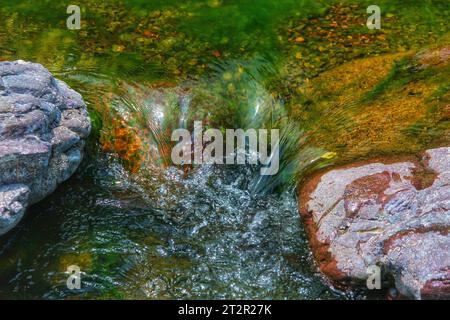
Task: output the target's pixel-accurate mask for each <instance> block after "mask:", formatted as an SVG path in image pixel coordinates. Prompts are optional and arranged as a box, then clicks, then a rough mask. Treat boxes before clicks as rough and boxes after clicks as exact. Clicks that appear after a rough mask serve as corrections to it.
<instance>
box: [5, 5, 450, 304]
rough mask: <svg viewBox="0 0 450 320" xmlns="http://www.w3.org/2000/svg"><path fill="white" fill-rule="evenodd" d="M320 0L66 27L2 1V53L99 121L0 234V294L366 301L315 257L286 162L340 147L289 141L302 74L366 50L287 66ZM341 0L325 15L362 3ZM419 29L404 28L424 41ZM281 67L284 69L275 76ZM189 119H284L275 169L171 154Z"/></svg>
mask: <svg viewBox="0 0 450 320" xmlns="http://www.w3.org/2000/svg"><path fill="white" fill-rule="evenodd" d="M332 2H333V3H334V1H332ZM350 2H351V1H350ZM369 2H370V1H369ZM381 2H383V4H384V5H385V6H386V8H387V10H389V9H391V10H393V9H395V8H397V7H394V8H391V5H388V4H387V3H388V1H381ZM444 2H445V1H442V3H444ZM330 3H331V2H327V1H311V0H302V1H299V0H295V1H294V0H292V1H291V0H284V1H269V0H268V1H266V0H261V1H259V2H258V6H255V5H254V1H220V0H217V1H215V0H214V1H176V0H174V1H143V0H142V1H141V0H136V1H118V0H117V1H113V0H111V1H106V2H102V4H100V3H99V2H97V1H91V0H87V1H84V4H83V5H81V7H82V8H81V9H82V29H80V30H78V31H77V30H67V28H66V27H65V19H66V18H67V13H66V7H65V6H64V5H63V4H58V3H54V1H40V2H39V3H35V2H31V1H25V0H23V1H22V0H20V1H19V0H18V1H13V2H11V3H8V2H2V3H1V4H0V14H1V16H0V59H1V60H14V59H23V60H31V61H37V62H39V63H42V64H43V65H44V66H45V67H47V68H48V69H49V70H50V71H51V72H53V73H54V75H55V76H56V77H58V78H60V79H62V80H64V81H66V82H67V83H69V84H70V86H71V87H72V88H74V89H75V90H77V91H79V92H80V93H81V94H82V95H83V97H84V99H85V101H86V103H87V105H88V109H89V111H90V114H91V118H92V120H93V133H92V135H91V137H90V138H89V141H88V143H87V146H86V155H85V159H84V161H83V163H82V165H81V166H80V168H79V170H78V171H77V172H76V174H75V175H74V176H73V177H71V178H70V179H69V180H68V181H66V182H65V183H63V184H62V185H61V186H60V187H59V188H58V189H57V191H56V192H55V193H54V194H52V195H50V196H49V197H48V198H46V199H45V200H43V201H42V202H40V203H38V204H36V205H34V206H32V207H31V208H30V209H29V210H28V212H27V215H26V217H25V218H24V220H23V221H22V222H21V223H20V224H19V225H18V226H17V227H16V228H15V229H14V230H13V231H11V232H10V233H8V234H7V235H5V236H3V237H0V298H2V299H3V298H19V299H20V298H37V299H40V298H51V299H60V298H69V299H79V298H94V299H95V298H123V299H130V298H137V299H174V298H175V299H178V298H192V299H197V298H198V299H200V298H201V299H208V298H209V299H211V298H229V299H237V298H247V299H357V298H364V297H365V295H366V293H365V292H359V291H347V292H343V291H339V290H336V289H334V288H333V287H332V286H331V285H330V284H329V283H328V282H327V281H326V279H325V278H323V277H322V275H321V274H320V273H319V272H318V270H317V267H316V265H315V263H314V260H313V258H312V254H311V252H310V249H309V246H308V241H307V237H306V234H305V230H304V228H303V226H302V221H301V219H300V216H299V213H298V209H297V208H298V203H297V197H296V191H295V188H296V183H297V175H296V174H297V173H298V172H299V171H302V170H304V171H305V172H306V169H308V170H309V169H311V168H310V167H309V165H310V164H311V163H315V161H316V160H317V159H321V161H325V162H326V164H327V165H329V164H331V163H332V161H333V160H329V159H331V158H332V157H333V155H334V153H330V152H327V151H328V150H327V149H323V148H321V147H320V146H313V145H305V146H303V145H301V146H300V147H299V146H298V144H297V142H298V141H302V139H303V137H305V136H307V135H308V132H307V131H308V128H310V127H311V123H305V124H304V126H301V125H298V124H297V123H294V122H291V119H290V118H289V116H287V113H288V112H289V108H290V107H291V106H292V105H295V101H294V102H293V101H290V104H289V106H287V107H285V101H284V100H285V99H286V103H287V102H288V101H287V100H289V99H292V96H293V95H295V94H294V93H293V92H294V91H295V90H296V88H295V86H297V85H298V83H300V82H301V81H304V80H305V79H306V77H313V76H315V75H317V73H318V72H319V71H322V69H327V68H330V67H332V65H329V64H324V63H323V61H322V62H321V61H320V58H321V57H323V58H326V59H329V58H333V59H331V60H330V61H334V63H337V62H343V61H345V59H347V58H346V57H360V56H361V53H359V51H358V52H357V48H356V49H354V50H355V51H354V55H353V56H352V54H353V52H352V51H351V50H350V49H348V50H347V49H345V50H346V51H345V52H343V51H342V52H339V54H337V55H336V57H343V58H342V59H343V60H342V61H337V62H336V61H335V60H336V59H335V58H334V56H333V52H331V53H321V54H320V57H318V56H317V54H316V53H313V54H312V55H311V56H306V57H305V59H306V60H305V61H307V62H306V63H305V64H304V69H302V68H298V67H296V68H292V69H290V67H289V66H292V64H289V63H285V60H286V59H287V60H289V59H291V60H292V59H295V60H294V61H297V62H298V60H300V59H303V55H302V54H301V52H299V51H295V50H297V49H295V48H294V47H293V45H297V43H303V41H304V40H305V39H304V38H303V37H300V36H299V35H297V36H295V38H293V40H292V39H288V37H287V36H286V34H284V33H292V32H294V31H293V29H292V28H294V29H295V28H297V29H298V30H303V27H304V26H305V25H306V23H307V22H300V23H298V22H296V21H306V20H301V19H307V18H309V17H310V16H314V15H323V14H324V13H325V12H327V11H326V10H327V9H328V8H329V6H330V5H331V4H330ZM344 3H345V4H344V5H342V6H343V7H339V6H338V7H335V9H332V10H331V12H332V13H333V12H338V14H341V13H342V12H344V13H345V14H348V15H350V14H353V13H352V11H351V10H354V12H359V13H360V14H365V7H364V6H357V5H356V6H353V5H350V4H348V5H347V7H346V4H347V1H344ZM442 3H441V2H439V1H436V5H435V6H433V5H430V6H429V7H427V9H428V10H427V11H418V10H416V9H415V8H413V7H412V5H410V6H406V7H405V8H406V9H402V8H403V7H402V8H400V7H398V8H400V9H401V10H405V12H404V13H405V14H406V16H407V14H408V13H411V12H414V13H416V12H426V14H428V15H430V16H433V17H435V19H434V20H433V19H431V20H429V21H430V26H427V28H434V29H433V30H441V29H439V28H443V27H442V26H443V25H444V24H443V23H441V20H442V19H443V20H442V21H445V17H444V18H442V17H441V16H439V13H440V12H443V11H442V8H441V9H440V7H439V5H441V6H442ZM342 8H344V9H345V10H343V9H342ZM398 8H397V9H398ZM347 9H348V10H350V11H346V10H347ZM400 9H399V10H400ZM358 10H359V11H358ZM408 10H409V11H408ZM424 14H425V13H424ZM414 15H415V14H414ZM443 15H444V16H445V14H443ZM350 20H351V19H350ZM295 23H297V24H299V26H297V27H296V26H295ZM303 24H305V25H303ZM360 25H363V26H364V24H360ZM308 28H309V27H308ZM308 28H306V29H308ZM297 29H296V30H297ZM308 30H309V29H308ZM425 30H426V31H427V32H426V33H423V32H424V31H423V30H422V31H421V30H420V28H419V31H416V30H412V31H411V35H413V34H414V35H415V36H417V37H419V36H421V35H422V33H423V34H426V37H424V39H429V38H430V37H429V34H428V29H425ZM295 32H297V31H295ZM301 32H303V31H301ZM305 32H306V31H305ZM421 32H422V33H421ZM436 33H437V31H436ZM414 39H415V38H414ZM414 39H413V40H414ZM430 39H431V38H430ZM401 41H403V42H402V45H403V46H407V45H410V44H411V46H413V45H414V44H416V43H415V42H412V40H411V41H410V42H411V43H410V42H408V41H409V40H408V41H407V40H404V39H402V40H401ZM414 41H415V40H414ZM292 43H294V44H292ZM316 47H317V48H318V47H319V44H317V45H316V44H312V45H310V46H309V47H305V50H309V49H308V48H316ZM292 48H294V49H292ZM320 48H321V47H320ZM347 48H348V47H347ZM372 49H373V50H375V51H376V52H375V53H376V54H378V53H382V51H380V50H385V51H386V52H390V51H389V50H394V49H391V48H384V47H383V48H381V49H380V46H378V45H376V44H375V45H374V46H373V48H372ZM372 49H370V50H372ZM292 50H294V51H292ZM311 50H312V49H311ZM314 50H315V49H314ZM317 50H319V49H317ZM317 50H316V51H317ZM395 50H397V48H395ZM327 54H329V55H330V56H328V55H327ZM344 58H345V59H344ZM308 59H309V60H308ZM349 59H350V58H349ZM291 60H289V61H291ZM297 62H296V64H298V63H297ZM327 63H328V62H327ZM280 65H283V66H286V65H287V66H288V68H287V69H288V71H289V72H288V75H287V76H286V75H284V76H282V77H281V80H280V78H276V77H275V76H274V74H278V73H280ZM299 65H300V64H299ZM313 67H314V68H317V70H316V69H314V68H313ZM320 68H322V69H320ZM319 69H320V70H319ZM299 70H300V71H299ZM274 78H276V79H275V80H274V81H272V79H274ZM306 80H307V79H306ZM283 81H284V82H283ZM280 83H281V84H280ZM161 108H162V109H161ZM174 108H175V109H174ZM174 110H175V112H174ZM333 112H334V111H333ZM339 112H340V111H339ZM350 112H353V111H351V110H350V109H346V110H345V111H343V112H342V113H340V114H338V111H336V112H334V114H333V116H332V117H334V118H333V119H332V120H334V122H332V123H333V125H334V126H335V127H336V128H337V127H338V126H340V127H342V128H346V125H347V123H346V121H347V118H345V117H346V116H347V113H350ZM313 115H314V114H313ZM155 116H157V117H160V118H161V119H162V121H161V122H158V121H156V122H155V120H154V117H155ZM196 118H197V119H200V120H205V119H207V122H208V124H209V125H216V126H218V128H220V129H223V128H237V127H243V128H248V127H255V128H260V127H267V126H269V127H273V126H276V125H280V124H282V125H283V128H284V129H283V131H282V132H281V151H282V154H283V155H286V156H285V157H284V158H282V159H281V163H280V166H281V168H280V170H281V171H280V174H279V175H278V176H277V177H275V178H273V179H272V178H261V177H260V176H259V171H258V168H257V167H255V166H249V165H236V166H229V165H227V166H211V165H201V166H196V167H194V168H191V169H190V170H182V168H179V167H173V166H171V165H170V164H168V162H167V132H168V130H169V129H173V128H175V127H177V126H178V127H189V126H190V124H192V121H193V120H195V119H196ZM311 118H314V117H311ZM316 118H317V117H316ZM316 118H314V119H313V120H314V121H316V122H317V123H319V124H320V121H321V119H320V116H319V119H316ZM161 119H160V120H161ZM328 120H329V119H328ZM328 123H330V122H328ZM124 128H125V129H126V130H125V131H124ZM327 130H328V128H327ZM123 132H125V134H123ZM119 136H120V137H121V139H122V138H123V139H125V140H120V139H119V138H120V137H119ZM130 139H131V140H130ZM136 150H137V151H138V152H137V151H136ZM330 155H331V156H330ZM327 161H328V162H327ZM71 265H76V266H78V267H79V268H80V270H81V272H82V283H81V289H79V290H69V289H68V288H67V285H66V281H67V278H68V274H67V273H66V271H67V268H68V267H69V266H71Z"/></svg>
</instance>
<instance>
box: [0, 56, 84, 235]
mask: <svg viewBox="0 0 450 320" xmlns="http://www.w3.org/2000/svg"><path fill="white" fill-rule="evenodd" d="M90 128H91V125H90V120H89V117H88V113H87V110H86V105H85V103H84V101H83V99H82V97H81V96H80V95H79V94H78V93H77V92H75V91H74V90H72V89H70V88H69V87H68V86H67V85H66V84H65V83H64V82H62V81H60V80H58V79H55V78H54V77H53V76H52V75H51V74H50V72H49V71H48V70H47V69H45V68H44V67H43V66H42V65H40V64H36V63H30V62H24V61H20V60H19V61H14V62H1V63H0V235H2V234H4V233H6V232H7V231H9V230H10V229H11V228H13V227H14V226H15V225H16V224H17V223H18V222H19V220H20V219H21V217H22V216H23V214H24V212H25V209H26V208H27V206H28V205H30V204H33V203H35V202H37V201H39V200H41V199H43V198H44V197H45V196H47V195H48V194H50V193H52V192H53V191H54V190H55V189H56V187H57V186H58V184H60V183H61V182H63V181H65V180H67V179H68V178H69V177H70V176H71V175H72V174H73V173H74V172H75V170H76V169H77V167H78V165H79V164H80V162H81V160H82V156H83V146H84V139H85V138H86V137H87V136H88V135H89V132H90Z"/></svg>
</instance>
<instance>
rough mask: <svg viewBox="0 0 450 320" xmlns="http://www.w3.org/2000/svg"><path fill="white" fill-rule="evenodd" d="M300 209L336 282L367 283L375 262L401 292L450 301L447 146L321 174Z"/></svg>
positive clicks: (304, 192)
mask: <svg viewBox="0 0 450 320" xmlns="http://www.w3.org/2000/svg"><path fill="white" fill-rule="evenodd" d="M300 212H301V215H302V216H303V217H304V220H305V222H306V226H307V229H308V233H309V237H310V244H311V247H312V249H313V252H314V255H315V257H316V259H317V261H318V264H319V268H320V270H321V271H322V272H323V273H325V274H326V275H327V276H328V277H329V278H330V279H332V280H333V281H334V282H335V283H337V284H339V285H358V284H359V285H365V284H366V280H367V278H368V271H367V269H368V267H369V266H373V265H378V266H379V267H381V270H382V274H383V278H384V279H385V280H389V279H390V278H392V279H394V281H395V287H396V288H397V290H398V291H399V293H400V294H401V295H402V296H406V297H410V298H415V299H427V298H446V299H448V298H450V235H449V230H450V147H442V148H437V149H431V150H427V151H426V152H425V153H424V154H423V155H421V156H420V157H417V158H416V157H409V158H408V157H405V158H402V159H398V161H393V160H392V159H374V160H372V161H368V162H365V163H360V164H352V165H349V166H344V167H341V168H336V169H333V170H331V171H327V172H324V173H323V172H322V173H318V174H316V175H315V176H313V177H312V179H311V180H309V181H308V182H307V183H306V184H305V185H304V186H303V187H302V188H301V190H300ZM385 289H388V288H385Z"/></svg>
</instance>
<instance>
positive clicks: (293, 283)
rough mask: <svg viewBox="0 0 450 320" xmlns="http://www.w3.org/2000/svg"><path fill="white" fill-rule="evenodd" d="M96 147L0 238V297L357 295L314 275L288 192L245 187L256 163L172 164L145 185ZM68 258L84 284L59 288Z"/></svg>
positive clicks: (294, 200)
mask: <svg viewBox="0 0 450 320" xmlns="http://www.w3.org/2000/svg"><path fill="white" fill-rule="evenodd" d="M99 157H100V159H99V158H97V159H90V160H91V161H86V162H85V163H84V165H83V166H82V168H81V170H79V172H78V173H77V174H76V175H75V176H74V177H73V178H72V179H71V180H70V181H69V182H68V183H65V184H64V185H63V186H61V187H60V188H59V189H58V191H57V192H56V193H55V194H53V195H52V196H50V197H49V198H48V199H47V200H46V201H45V202H42V203H40V204H38V205H36V206H34V207H33V208H32V209H31V210H30V211H29V213H28V216H27V218H26V219H25V220H24V221H23V223H21V224H20V225H19V226H18V227H17V228H16V229H15V230H14V231H13V232H12V234H10V235H8V236H7V237H5V238H4V239H2V242H1V251H0V252H1V262H2V263H1V280H2V281H1V286H0V297H2V298H6V297H12V298H67V297H83V298H98V297H101V298H139V299H145V298H153V299H155V298H156V299H161V298H163V299H166V298H276V299H305V298H310V299H316V298H346V297H352V296H353V295H352V294H349V295H344V294H342V293H339V292H336V291H333V290H332V289H330V288H329V287H328V286H327V285H326V284H325V283H324V281H323V279H322V278H321V276H320V275H318V274H317V272H316V269H315V267H314V264H313V260H312V258H311V254H310V252H309V250H308V246H307V241H306V239H305V234H304V230H303V227H302V225H301V222H300V219H299V216H298V213H297V209H296V207H297V205H296V199H295V197H294V196H293V194H292V193H291V192H288V191H286V192H284V193H283V194H281V195H269V196H264V197H258V196H253V195H251V194H250V192H249V191H248V187H249V186H248V182H249V181H248V178H247V177H248V176H251V175H252V172H250V170H251V168H245V169H244V168H224V167H222V168H212V167H207V166H204V167H201V168H200V169H199V170H198V171H195V172H194V173H192V174H191V175H189V176H188V177H187V178H182V177H181V174H180V172H179V171H177V170H174V169H170V170H168V172H167V179H168V180H169V181H168V182H166V183H160V184H158V185H157V188H156V190H154V194H149V191H148V190H143V189H142V187H141V186H140V184H136V183H135V182H132V181H131V179H129V178H128V177H127V174H126V173H125V172H124V171H123V169H122V168H121V167H120V165H118V164H115V163H114V161H112V160H111V159H107V158H103V157H102V156H99ZM141 183H142V181H141ZM152 197H154V198H153V199H151V198H152ZM72 264H75V265H78V266H79V267H80V268H81V270H82V272H83V276H82V289H81V290H80V291H75V292H74V291H70V290H68V289H67V287H66V278H67V274H65V273H64V272H65V271H66V268H67V267H68V266H69V265H72Z"/></svg>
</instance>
